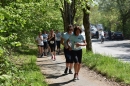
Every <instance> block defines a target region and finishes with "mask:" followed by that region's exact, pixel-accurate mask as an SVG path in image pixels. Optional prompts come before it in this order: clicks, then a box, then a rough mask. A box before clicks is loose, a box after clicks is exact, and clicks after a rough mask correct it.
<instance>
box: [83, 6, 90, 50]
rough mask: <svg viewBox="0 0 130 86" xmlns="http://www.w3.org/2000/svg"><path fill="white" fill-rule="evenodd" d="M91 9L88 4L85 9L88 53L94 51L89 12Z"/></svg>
mask: <svg viewBox="0 0 130 86" xmlns="http://www.w3.org/2000/svg"><path fill="white" fill-rule="evenodd" d="M88 11H90V7H89V6H88V4H85V7H84V8H83V14H84V15H83V25H84V28H85V36H86V42H87V46H86V47H87V48H86V51H92V42H91V37H90V22H89V12H88Z"/></svg>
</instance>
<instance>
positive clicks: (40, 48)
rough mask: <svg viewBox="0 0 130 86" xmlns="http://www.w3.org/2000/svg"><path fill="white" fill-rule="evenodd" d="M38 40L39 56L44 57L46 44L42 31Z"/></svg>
mask: <svg viewBox="0 0 130 86" xmlns="http://www.w3.org/2000/svg"><path fill="white" fill-rule="evenodd" d="M36 42H37V45H38V53H39V57H42V55H43V46H44V43H43V36H42V32H39V35H38V36H37V37H36Z"/></svg>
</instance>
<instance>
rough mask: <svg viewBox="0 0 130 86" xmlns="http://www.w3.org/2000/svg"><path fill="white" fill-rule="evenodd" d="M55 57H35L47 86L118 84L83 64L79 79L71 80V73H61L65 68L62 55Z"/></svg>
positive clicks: (114, 85)
mask: <svg viewBox="0 0 130 86" xmlns="http://www.w3.org/2000/svg"><path fill="white" fill-rule="evenodd" d="M56 57H57V59H56V61H52V60H51V59H50V58H51V57H43V58H37V65H38V66H39V67H40V69H41V71H42V73H43V74H44V75H45V77H46V81H47V82H48V84H49V86H120V85H118V84H117V83H115V82H111V81H109V80H107V79H106V78H105V77H102V76H101V75H100V74H96V73H95V72H94V71H91V70H89V69H88V68H87V67H85V66H84V65H82V68H81V70H80V73H79V78H80V80H76V81H73V74H67V75H65V74H64V73H63V72H64V69H65V59H64V56H63V55H58V56H56Z"/></svg>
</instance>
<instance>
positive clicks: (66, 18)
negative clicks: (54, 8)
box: [60, 0, 76, 31]
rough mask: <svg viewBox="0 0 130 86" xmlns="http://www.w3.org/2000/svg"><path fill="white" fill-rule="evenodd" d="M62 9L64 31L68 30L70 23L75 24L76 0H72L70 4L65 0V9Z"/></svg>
mask: <svg viewBox="0 0 130 86" xmlns="http://www.w3.org/2000/svg"><path fill="white" fill-rule="evenodd" d="M60 11H61V14H62V19H63V23H64V31H67V27H68V25H70V24H71V25H73V23H74V17H75V13H76V9H75V0H72V3H70V4H69V3H68V2H67V1H66V0H64V5H63V10H62V9H60Z"/></svg>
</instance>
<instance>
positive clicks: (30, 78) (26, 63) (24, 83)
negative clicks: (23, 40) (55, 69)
mask: <svg viewBox="0 0 130 86" xmlns="http://www.w3.org/2000/svg"><path fill="white" fill-rule="evenodd" d="M21 52H22V53H21ZM31 53H32V54H31ZM36 54H37V50H36V48H33V49H25V50H22V51H20V52H19V53H17V54H16V53H15V56H13V58H12V59H11V61H12V62H13V63H14V64H15V65H16V67H17V69H18V70H17V72H16V73H15V77H14V78H13V79H12V82H11V83H12V85H11V86H48V84H47V83H46V82H45V77H44V75H43V74H42V73H41V70H40V68H39V67H38V66H37V65H36V59H37V58H36Z"/></svg>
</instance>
